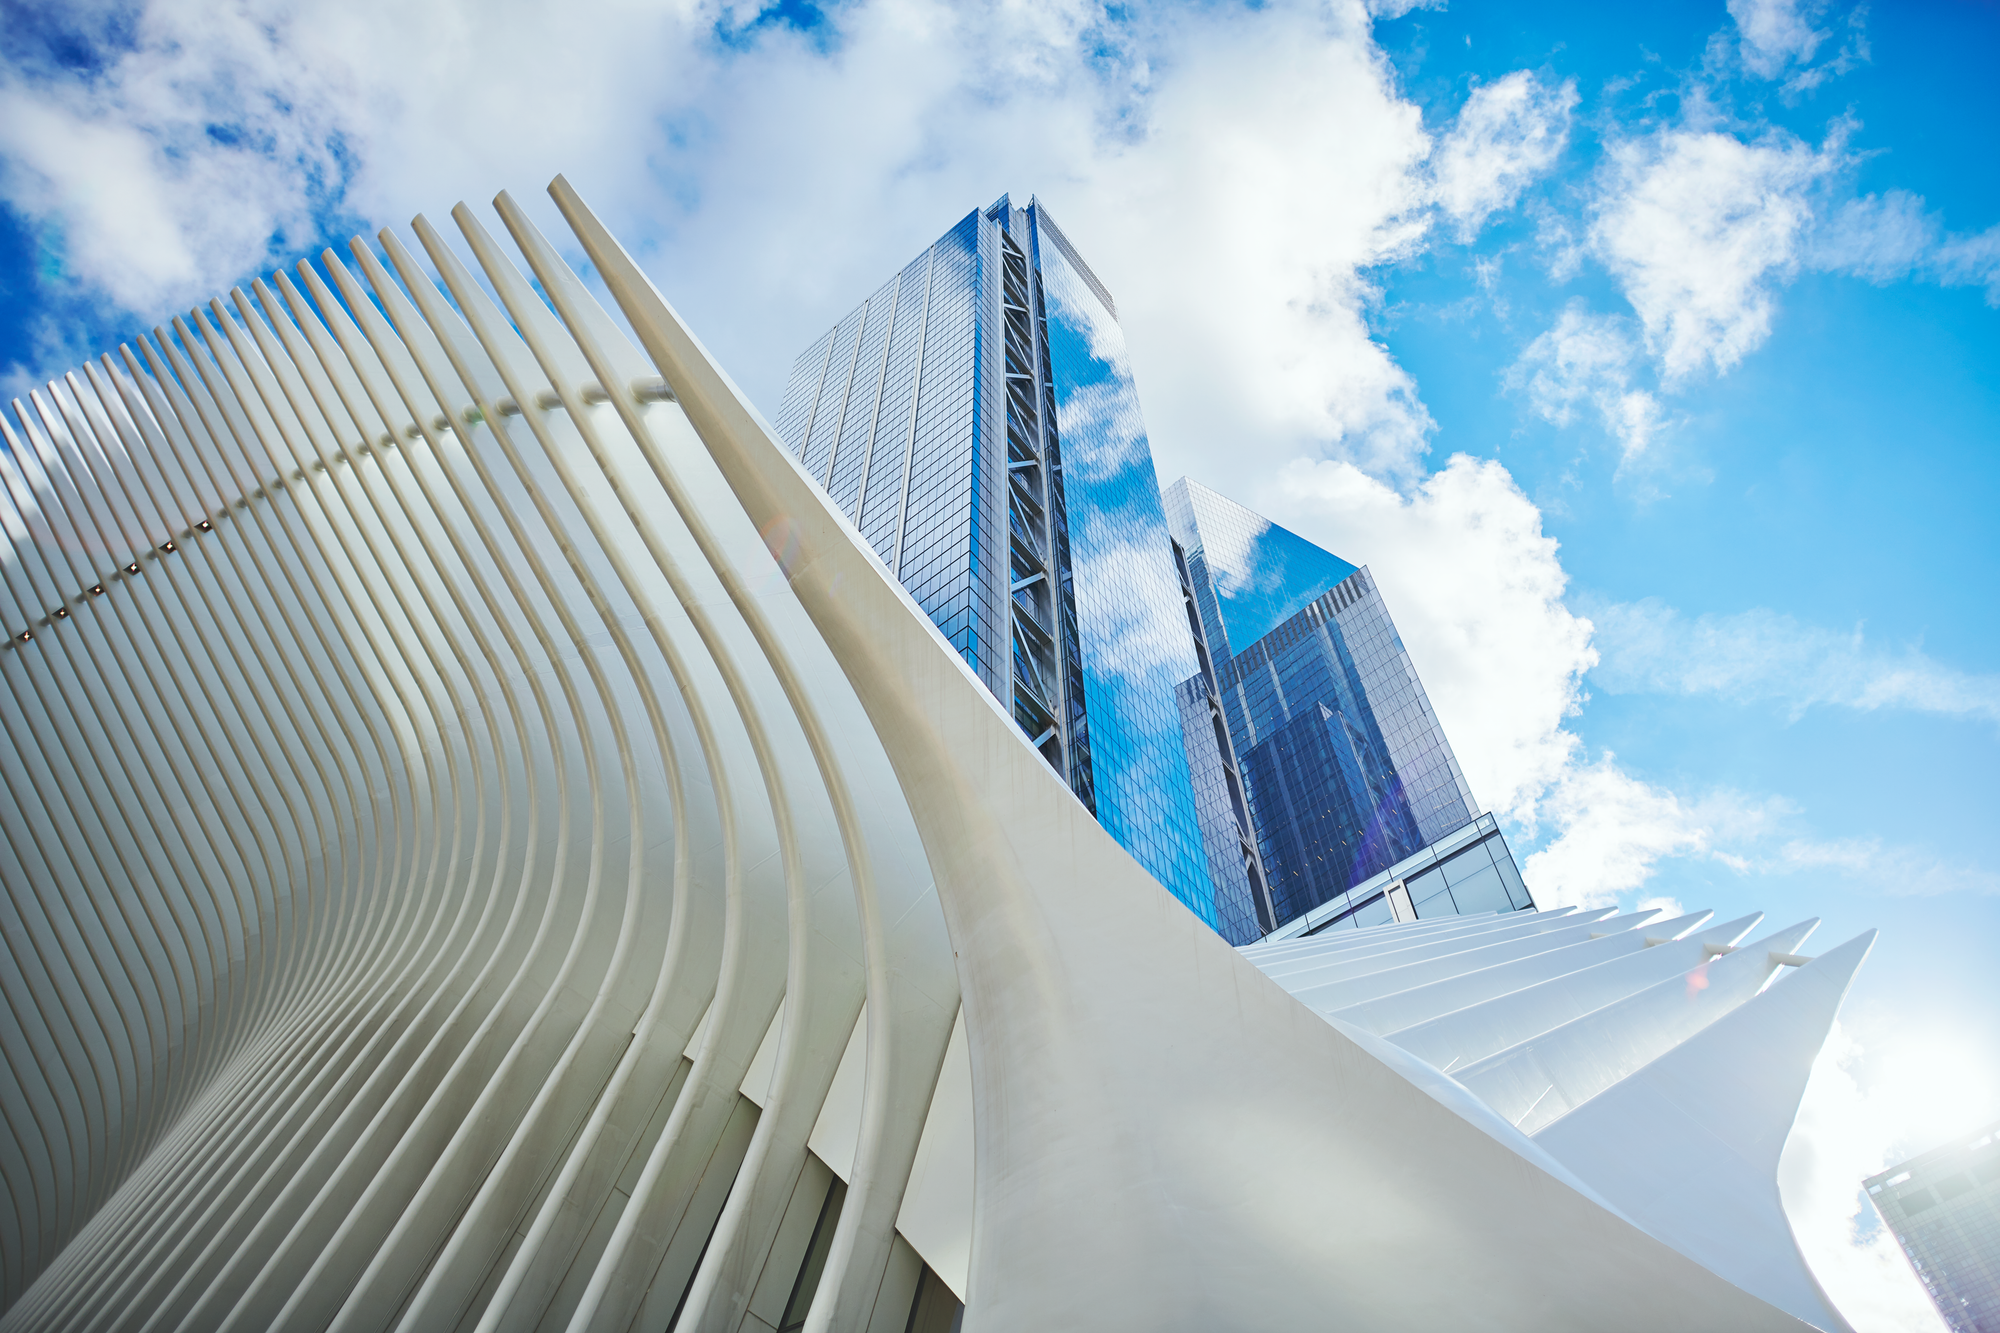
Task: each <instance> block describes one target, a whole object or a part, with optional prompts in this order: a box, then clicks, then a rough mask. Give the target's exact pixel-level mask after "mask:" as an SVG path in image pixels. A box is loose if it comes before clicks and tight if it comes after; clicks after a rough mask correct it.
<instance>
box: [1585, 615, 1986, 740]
mask: <svg viewBox="0 0 2000 1333" xmlns="http://www.w3.org/2000/svg"><path fill="white" fill-rule="evenodd" d="M1588 611H1589V614H1590V617H1591V620H1592V621H1593V622H1594V623H1595V625H1596V627H1597V647H1598V651H1599V653H1600V654H1601V655H1602V660H1601V661H1600V662H1599V664H1598V666H1597V668H1596V670H1595V671H1593V672H1592V673H1591V682H1592V684H1594V685H1596V686H1597V687H1598V688H1599V689H1603V690H1606V691H1609V692H1611V693H1614V694H1629V693H1638V692H1652V693H1662V694H1680V695H1715V696H1718V697H1721V698H1725V699H1730V700H1733V701H1735V702H1739V703H1774V704H1777V705H1778V706H1780V707H1782V708H1784V709H1785V710H1786V711H1787V712H1789V713H1790V715H1791V716H1793V717H1795V718H1796V717H1799V716H1802V715H1803V714H1804V713H1805V712H1806V711H1807V710H1808V709H1811V708H1814V707H1818V706H1825V705H1833V706H1838V707H1842V708H1853V709H1858V710H1861V711H1865V712H1873V711H1876V710H1879V709H1898V710H1904V711H1910V712H1920V713H1937V714H1942V715H1945V716H1950V717H1965V718H1974V719H1980V720H1984V721H1988V722H2000V675H1980V674H1976V673H1972V672H1966V671H1960V670H1958V669H1957V668H1955V667H1950V666H1947V665H1945V664H1944V663H1941V662H1938V661H1937V660H1935V659H1934V658H1932V657H1930V656H1929V655H1927V654H1926V653H1924V652H1923V651H1922V650H1921V649H1919V648H1916V647H1910V646H1904V647H1884V646H1881V645H1879V644H1875V643H1871V642H1870V641H1869V640H1868V639H1867V638H1866V636H1865V635H1864V634H1863V633H1862V630H1861V628H1860V627H1859V626H1856V627H1855V628H1854V629H1853V630H1851V631H1845V632H1843V631H1837V630H1830V629H1824V628H1820V627H1817V626H1811V625H1804V624H1801V623H1800V622H1799V621H1797V620H1795V619H1793V618H1792V617H1790V616H1785V615H1780V614H1778V613H1777V612H1774V611H1769V610H1764V609H1761V608H1760V609H1756V610H1751V611H1743V612H1739V613H1737V614H1734V615H1726V616H1718V615H1712V614H1711V615H1701V616H1695V617H1688V616H1684V615H1682V614H1681V613H1680V612H1678V611H1676V610H1674V609H1673V608H1672V607H1669V606H1666V605H1665V604H1663V603H1662V602H1660V601H1658V600H1657V599H1654V598H1647V599H1646V600H1644V601H1640V602H1630V603H1599V602H1592V603H1589V604H1588Z"/></svg>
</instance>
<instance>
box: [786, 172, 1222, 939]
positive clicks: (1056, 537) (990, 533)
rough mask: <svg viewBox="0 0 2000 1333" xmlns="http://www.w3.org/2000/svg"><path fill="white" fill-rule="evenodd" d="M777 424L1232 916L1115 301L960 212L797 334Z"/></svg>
mask: <svg viewBox="0 0 2000 1333" xmlns="http://www.w3.org/2000/svg"><path fill="white" fill-rule="evenodd" d="M776 428H777V430H778V433H779V435H780V437H781V438H782V439H783V440H785V441H786V443H787V444H788V445H789V446H790V447H791V449H792V451H793V453H794V454H795V455H796V456H797V457H798V459H799V461H800V463H801V464H802V465H803V466H804V467H805V468H806V469H807V470H808V471H809V472H810V473H811V474H812V475H813V477H814V478H815V479H817V480H818V481H819V482H820V484H821V485H822V486H823V487H824V488H825V489H826V491H827V494H828V495H829V496H830V497H831V499H832V500H833V502H834V503H835V504H836V505H837V506H839V508H840V509H841V511H842V512H843V513H845V514H846V515H847V516H848V518H849V519H851V520H852V521H853V522H854V524H855V526H856V527H857V528H858V529H860V531H861V533H862V535H863V536H864V537H865V538H866V539H867V541H868V543H869V544H870V545H871V546H872V547H873V548H874V550H875V551H876V553H877V554H878V555H879V556H880V557H881V558H882V560H883V562H884V564H886V565H887V566H888V567H889V568H890V569H891V570H893V571H894V572H895V574H896V577H897V578H898V579H899V580H900V581H901V582H902V583H903V584H904V586H905V587H907V588H908V589H909V590H910V592H911V594H912V596H914V597H915V598H916V600H917V602H918V604H919V605H920V606H922V607H923V608H924V610H925V612H926V613H928V614H929V615H930V617H931V619H932V620H933V621H934V622H935V623H936V624H937V626H938V629H939V630H940V631H941V632H942V633H943V634H944V636H945V638H946V639H947V640H948V641H949V642H950V643H951V644H952V646H953V647H954V648H956V649H957V650H958V651H959V652H960V653H961V654H963V655H964V657H965V659H966V661H967V662H968V663H969V664H970V665H971V666H972V667H973V669H974V670H975V671H976V672H978V673H979V676H980V679H981V680H982V681H984V682H985V684H986V686H987V688H988V689H990V690H991V691H992V692H993V693H994V695H995V696H997V697H998V698H1000V699H1001V700H1003V701H1005V702H1006V704H1007V705H1008V707H1009V709H1010V711H1011V712H1012V714H1013V717H1014V720H1015V722H1016V723H1017V724H1018V725H1019V726H1020V728H1021V730H1022V731H1023V733H1024V734H1026V735H1027V737H1028V738H1029V740H1030V742H1031V743H1032V744H1033V745H1035V747H1036V748H1037V749H1038V750H1039V751H1040V752H1041V754H1042V756H1043V758H1044V759H1046V760H1047V761H1048V763H1049V764H1050V766H1051V767H1052V768H1054V769H1055V770H1056V771H1057V772H1058V773H1059V774H1061V775H1062V777H1063V778H1064V780H1065V781H1067V782H1068V784H1069V786H1070V788H1071V790H1072V791H1074V792H1075V793H1076V795H1077V798H1078V799H1079V800H1081V801H1082V802H1083V803H1084V805H1085V806H1086V808H1088V809H1090V810H1091V812H1092V813H1093V814H1095V815H1096V816H1097V818H1098V820H1099V821H1100V822H1101V823H1102V824H1103V825H1104V826H1105V828H1106V829H1107V830H1108V831H1109V832H1110V833H1111V834H1112V836H1114V837H1115V838H1117V839H1118V841H1119V842H1120V843H1121V844H1122V845H1123V846H1124V847H1125V848H1126V850H1128V851H1129V852H1131V853H1132V855H1133V856H1134V857H1135V858H1136V859H1137V860H1138V861H1139V862H1140V863H1141V864H1142V865H1144V866H1145V867H1146V869H1147V870H1148V871H1150V872H1151V873H1152V874H1153V876H1154V877H1155V878H1157V879H1158V880H1159V881H1160V882H1161V883H1162V884H1164V885H1165V886H1166V887H1167V888H1168V889H1169V890H1170V891H1171V892H1173V893H1174V894H1175V895H1176V896H1177V897H1179V898H1180V899H1181V901H1183V902H1184V903H1186V904H1187V905H1188V906H1189V907H1190V908H1191V909H1192V910H1194V911H1195V912H1196V914H1197V915H1199V916H1201V918H1202V919H1203V920H1204V921H1207V922H1208V923H1210V924H1211V925H1218V924H1219V922H1221V921H1224V920H1235V919H1236V917H1239V916H1242V915H1244V914H1245V913H1246V912H1247V911H1248V905H1247V902H1245V901H1241V899H1242V898H1243V895H1242V894H1241V893H1239V892H1236V891H1235V890H1234V888H1233V886H1224V887H1223V888H1222V889H1220V890H1219V889H1218V887H1217V884H1216V882H1215V881H1214V880H1213V879H1212V877H1211V873H1210V860H1211V858H1210V856H1209V854H1208V850H1207V847H1206V845H1205V843H1204V841H1203V838H1202V836H1201V832H1200V819H1199V817H1198V815H1197V803H1198V797H1197V791H1196V777H1195V771H1196V770H1199V771H1200V772H1201V773H1202V775H1203V780H1204V781H1209V782H1213V781H1215V780H1217V779H1216V777H1215V771H1214V770H1215V767H1216V766H1215V765H1214V764H1212V763H1211V764H1203V763H1202V762H1201V760H1202V758H1203V756H1201V755H1197V756H1196V763H1195V765H1194V766H1193V768H1191V767H1190V754H1189V750H1188V748H1187V736H1186V734H1185V732H1184V728H1183V725H1182V716H1181V709H1180V708H1179V706H1178V705H1177V704H1176V701H1175V694H1174V690H1175V686H1176V685H1177V684H1178V683H1179V682H1181V681H1182V680H1185V679H1187V678H1188V676H1189V675H1191V674H1192V673H1194V672H1195V671H1196V670H1197V660H1196V657H1195V648H1194V642H1193V640H1192V638H1191V637H1190V635H1189V632H1188V629H1187V623H1186V619H1185V616H1184V613H1183V609H1182V596H1181V586H1180V581H1179V578H1178V576H1177V574H1176V572H1175V565H1174V557H1173V546H1172V540H1171V538H1170V536H1169V534H1168V529H1167V522H1166V515H1165V511H1164V508H1163V506H1162V501H1161V496H1160V490H1159V483H1158V481H1157V479H1156V477H1155V475H1154V471H1153V463H1152V451H1151V447H1150V446H1149V444H1148V443H1147V439H1146V432H1145V425H1144V422H1143V420H1142V418H1141V416H1140V412H1139V403H1138V396H1137V393H1136V391H1135V388H1134V386H1133V382H1132V373H1131V366H1130V362H1129V359H1128V358H1127V356H1126V351H1125V343H1124V336H1123V333H1122V331H1121V330H1120V329H1119V327H1118V321H1117V307H1116V304H1115V302H1114V301H1113V300H1112V298H1111V294H1110V293H1109V292H1108V291H1107V290H1105V288H1104V285H1103V284H1102V283H1101V282H1100V281H1099V280H1098V279H1097V277H1096V275H1095V274H1093V273H1092V272H1091V271H1090V269H1089V266H1088V265H1087V264H1085V263H1084V261H1083V260H1082V258H1081V257H1080V256H1078V255H1077V253H1076V251H1075V249H1074V247H1072V246H1071V245H1070V244H1069V242H1068V240H1067V238H1066V237H1064V236H1063V235H1062V233H1061V231H1060V230H1059V229H1058V228H1057V227H1056V226H1055V224H1054V222H1053V221H1052V220H1050V219H1049V217H1048V215H1047V213H1046V211H1045V210H1044V209H1042V208H1041V206H1040V205H1039V204H1038V203H1034V202H1031V203H1030V204H1029V206H1028V207H1026V208H1015V207H1013V205H1012V203H1011V202H1010V200H1009V199H1008V198H1007V197H1006V196H1002V197H1001V199H1000V200H999V201H997V202H996V203H995V204H993V205H992V206H991V207H990V208H986V209H983V210H978V211H975V212H973V213H970V214H968V215H967V216H966V217H965V218H964V219H962V220H961V221H960V222H959V224H958V225H957V226H955V227H954V228H952V230H951V231H949V232H947V233H946V234H945V235H944V236H943V237H941V238H939V240H938V241H937V242H936V243H935V244H933V245H932V246H930V247H929V248H928V249H927V250H926V251H925V252H924V253H923V254H922V255H920V256H919V257H918V258H917V259H916V260H914V261H912V262H911V263H910V264H909V265H907V266H906V267H905V268H904V269H903V271H902V272H901V273H899V274H898V275H897V276H896V277H895V278H893V279H891V280H890V281H889V282H887V283H885V284H884V285H883V286H882V287H881V289H880V290H878V291H877V292H875V293H874V294H873V295H872V296H870V297H869V298H868V300H867V301H865V302H863V303H862V304H861V305H860V306H859V307H858V308H856V309H855V310H854V311H852V312H850V313H849V314H848V315H847V316H846V317H845V318H843V319H842V320H840V321H839V322H838V323H837V324H836V325H835V326H834V327H833V328H832V329H829V330H828V331H827V332H826V333H825V334H823V335H821V337H820V338H818V339H817V340H815V341H814V343H813V344H812V345H811V346H810V347H808V348H807V349H806V351H805V352H804V353H803V354H802V355H801V356H800V357H799V359H798V361H797V362H796V363H795V365H794V366H793V370H792V376H791V380H790V384H789V386H788V388H787V390H786V394H785V399H784V403H783V406H782V407H781V409H780V411H779V413H778V415H777V418H776ZM1212 744H1213V743H1212V742H1211V746H1212ZM1211 795H1212V793H1211ZM1210 803H1211V804H1212V803H1213V802H1210ZM1232 895H1233V896H1232ZM1218 896H1220V897H1222V898H1223V899H1225V900H1226V901H1225V903H1224V907H1223V910H1222V913H1221V915H1220V916H1219V915H1218ZM1249 915H1250V916H1251V917H1252V918H1253V919H1254V913H1249ZM1225 933H1231V936H1232V938H1235V936H1236V935H1237V934H1240V933H1242V930H1240V929H1239V930H1236V931H1233V932H1232V931H1226V932H1225ZM1253 937H1254V936H1253Z"/></svg>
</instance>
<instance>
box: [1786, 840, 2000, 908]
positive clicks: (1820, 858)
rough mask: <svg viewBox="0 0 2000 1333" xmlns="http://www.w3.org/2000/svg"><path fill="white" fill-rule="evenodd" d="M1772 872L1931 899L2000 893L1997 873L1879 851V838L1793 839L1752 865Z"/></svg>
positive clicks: (1906, 850)
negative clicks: (1839, 877) (1832, 875)
mask: <svg viewBox="0 0 2000 1333" xmlns="http://www.w3.org/2000/svg"><path fill="white" fill-rule="evenodd" d="M1758 868H1759V869H1763V870H1768V871H1770V872H1773V873H1794V872H1809V871H1815V870H1833V871H1838V872H1840V873H1842V874H1845V875H1849V876H1853V877H1855V878H1858V879H1861V880H1865V881H1866V882H1867V883H1869V884H1871V885H1873V886H1875V887H1876V888H1878V889H1880V890H1881V891H1883V892H1885V893H1894V894H1901V895H1905V896H1909V897H1924V898H1930V897H1936V896H1937V895H1939V894H1946V893H1987V894H2000V871H1995V870H1992V869H1990V868H1988V867H1986V866H1971V865H1962V864H1953V863H1951V862H1949V861H1944V860H1941V859H1940V858H1939V857H1937V856H1936V855H1934V854H1932V853H1931V852H1928V851H1926V850H1924V849H1923V848H1921V847H1896V846H1885V845H1884V844H1883V842H1882V840H1881V839H1880V838H1836V839H1832V840H1830V841H1818V840H1815V839H1811V838H1793V839H1790V840H1788V841H1787V842H1785V843H1784V844H1783V845H1782V846H1780V847H1778V848H1777V850H1776V852H1775V853H1774V854H1773V855H1770V856H1766V857H1764V858H1762V859H1760V861H1759V862H1758Z"/></svg>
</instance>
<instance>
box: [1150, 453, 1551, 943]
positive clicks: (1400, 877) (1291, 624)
mask: <svg viewBox="0 0 2000 1333" xmlns="http://www.w3.org/2000/svg"><path fill="white" fill-rule="evenodd" d="M1166 505H1167V512H1168V516H1169V522H1170V524H1171V526H1172V529H1173V533H1174V540H1175V544H1176V558H1177V560H1178V561H1179V565H1180V569H1181V571H1182V578H1183V588H1184V595H1185V599H1186V603H1187V607H1188V619H1189V621H1190V623H1191V625H1192V626H1193V629H1194V631H1195V633H1196V634H1197V635H1198V636H1199V640H1200V647H1199V650H1198V655H1199V658H1200V661H1201V671H1200V672H1199V673H1198V674H1197V675H1195V676H1192V677H1189V678H1188V679H1186V680H1185V681H1183V682H1182V683H1181V684H1180V686H1179V687H1178V689H1177V691H1176V698H1177V700H1178V701H1179V703H1180V708H1181V713H1182V718H1183V725H1184V727H1185V728H1186V730H1187V732H1188V734H1189V736H1190V738H1192V737H1193V736H1194V735H1195V734H1196V733H1197V732H1201V731H1204V730H1206V731H1212V732H1213V733H1214V734H1215V743H1216V744H1217V745H1218V746H1219V747H1220V748H1221V750H1222V754H1221V756H1220V763H1221V764H1222V766H1223V768H1224V769H1225V773H1224V777H1225V781H1226V783H1227V785H1228V786H1229V789H1230V795H1231V799H1232V804H1230V805H1225V804H1223V803H1221V802H1218V801H1214V800H1209V801H1206V802H1203V803H1202V804H1201V807H1200V812H1201V817H1202V834H1203V838H1204V840H1205V843H1206V846H1207V848H1208V851H1209V860H1210V865H1211V866H1212V867H1213V868H1214V872H1215V873H1216V874H1217V875H1229V876H1231V877H1232V878H1233V880H1234V881H1236V882H1238V883H1240V884H1241V885H1242V888H1241V893H1242V894H1243V895H1244V896H1246V897H1248V898H1249V900H1250V901H1251V902H1252V903H1253V904H1254V905H1255V907H1256V909H1257V916H1258V920H1257V921H1256V922H1255V923H1254V924H1255V925H1256V926H1257V927H1260V928H1261V929H1260V930H1259V931H1258V933H1260V934H1261V933H1264V932H1269V931H1272V930H1275V929H1280V928H1283V927H1285V926H1286V925H1288V924H1289V923H1291V922H1294V921H1298V920H1299V919H1301V918H1304V917H1306V916H1307V915H1308V914H1311V917H1312V921H1311V924H1310V928H1311V929H1314V930H1319V929H1324V928H1328V927H1354V926H1362V925H1374V924H1377V923H1379V922H1385V921H1390V920H1416V919H1421V918H1428V917H1432V916H1441V915H1457V914H1466V913H1478V912H1490V911H1501V912H1507V911H1514V910H1517V909H1520V908H1525V907H1528V906H1531V905H1532V902H1531V899H1530V898H1529V895H1528V892H1527V888H1526V886H1525V885H1524V884H1523V883H1522V881H1521V876H1520V873H1519V871H1518V870H1517V869H1516V868H1515V866H1514V859H1513V856H1512V854H1511V853H1510V852H1509V851H1508V850H1507V845H1506V842H1505V840H1504V839H1503V838H1502V837H1501V835H1500V833H1499V831H1498V829H1497V828H1495V827H1493V823H1492V820H1491V819H1490V818H1488V819H1484V820H1481V819H1480V814H1479V808H1478V805H1477V804H1476V803H1475V802H1474V800H1473V796H1472V790H1471V788H1470V787H1468V786H1467V785H1466V781H1465V777H1464V775H1463V774H1462V773H1461V772H1460V770H1459V767H1458V760H1457V759H1456V757H1454V756H1453V754H1452V751H1451V744H1450V742H1449V741H1447V740H1446V739H1445V735H1444V729H1443V727H1442V726H1440V725H1439V723H1438V719H1437V714H1436V713H1435V712H1433V711H1432V709H1431V705H1430V699H1429V696H1428V695H1426V694H1425V692H1424V686H1423V682H1422V681H1421V680H1419V679H1418V678H1417V673H1416V669H1415V668H1414V667H1413V666H1412V665H1411V663H1410V656H1409V653H1408V652H1407V651H1406V650H1405V649H1404V647H1403V641H1402V638H1401V637H1400V636H1399V635H1398V634H1397V633H1396V626H1395V622H1394V621H1393V620H1391V619H1390V617H1389V610H1388V607H1387V606H1386V605H1384V604H1383V601H1382V595H1381V592H1380V590H1379V589H1378V588H1377V587H1376V584H1375V580H1374V579H1373V577H1372V576H1371V575H1370V574H1369V572H1368V571H1367V570H1366V569H1361V568H1357V567H1356V566H1354V565H1352V564H1349V563H1348V562H1347V561H1345V560H1342V559H1340V558H1339V557H1338V556H1335V555H1332V554H1330V553H1329V552H1327V551H1324V550H1322V549H1320V548H1319V547H1318V546H1315V545H1314V544H1313V543H1311V542H1308V541H1306V540H1305V539H1304V538H1302V537H1300V536H1298V535H1297V534H1296V533H1293V532H1290V531H1287V530H1286V529H1285V528H1283V527H1280V526H1279V525H1277V524H1275V523H1272V522H1271V521H1270V520H1269V519H1266V518H1264V517H1263V516H1262V515H1260V514H1257V513H1254V512H1252V511H1251V510H1249V509H1246V508H1244V507H1243V506H1242V505H1239V504H1236V503H1234V502H1233V501H1230V500H1227V499H1225V498H1224V497H1222V496H1220V495H1218V494H1216V493H1215V492H1214V491H1211V490H1209V489H1208V488H1207V487H1205V486H1202V485H1200V484H1199V483H1197V482H1194V481H1191V480H1189V479H1187V478H1182V479H1181V480H1180V481H1177V482H1175V483H1174V484H1173V485H1172V486H1170V487H1168V488H1167V494H1166ZM1204 714H1206V715H1207V716H1208V718H1209V719H1212V720H1213V722H1214V724H1215V725H1213V726H1206V727H1205V726H1204V716H1203V715H1204ZM1224 730H1226V732H1227V735H1226V736H1224V735H1223V734H1222V733H1223V731H1224ZM1191 743H1192V741H1191ZM1476 821H1477V822H1478V824H1479V827H1478V828H1477V829H1475V830H1473V832H1475V833H1477V834H1478V835H1479V836H1477V837H1476V838H1475V837H1471V836H1455V835H1460V831H1461V830H1466V829H1468V826H1471V825H1474V824H1475V822H1476ZM1444 840H1449V844H1450V845H1449V847H1446V846H1443V845H1441V843H1442V842H1443V841H1444ZM1427 849H1435V850H1434V851H1430V852H1429V853H1428V854H1427ZM1391 872H1395V873H1391ZM1260 885H1261V887H1260ZM1323 908H1324V909H1326V910H1317V909H1323ZM1232 924H1236V925H1237V928H1238V929H1248V928H1250V925H1251V923H1240V924H1238V923H1232ZM1225 933H1229V932H1228V931H1225ZM1239 942H1241V941H1240V940H1239Z"/></svg>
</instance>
